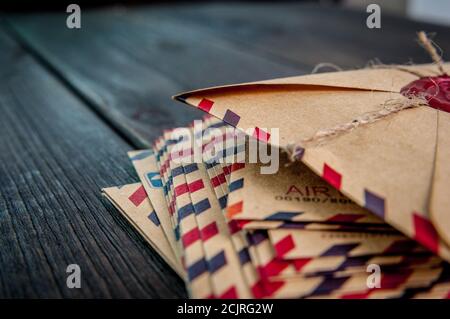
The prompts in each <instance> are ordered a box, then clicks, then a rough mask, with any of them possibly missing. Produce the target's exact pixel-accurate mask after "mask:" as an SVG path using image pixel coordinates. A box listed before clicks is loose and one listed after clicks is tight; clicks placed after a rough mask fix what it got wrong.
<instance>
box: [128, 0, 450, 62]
mask: <svg viewBox="0 0 450 319" xmlns="http://www.w3.org/2000/svg"><path fill="white" fill-rule="evenodd" d="M148 11H151V9H146V10H139V11H134V12H133V14H137V15H141V16H143V17H145V16H146V15H147V12H148ZM163 14H164V16H165V17H167V18H173V20H176V22H177V23H184V24H185V26H186V28H188V27H192V26H194V27H196V28H203V30H205V31H207V32H209V33H210V34H214V35H216V36H220V37H224V38H226V39H228V40H230V41H233V42H235V43H238V44H240V45H241V46H246V47H251V48H253V50H254V51H255V52H258V53H259V54H260V55H263V56H267V57H270V58H272V59H274V60H277V61H280V62H284V63H286V64H289V65H294V66H299V65H302V66H304V67H306V68H307V69H308V70H312V68H313V67H314V66H315V65H317V64H318V63H321V62H331V63H334V64H336V65H338V66H340V67H342V68H344V69H345V68H357V67H358V68H359V67H364V66H365V65H366V64H367V62H368V61H369V60H372V59H375V58H377V59H379V60H381V61H382V62H383V63H409V62H414V63H428V62H430V58H429V56H428V55H427V54H426V53H425V52H424V50H423V49H422V48H421V47H420V46H419V45H418V44H417V42H416V32H417V31H420V30H425V31H427V32H434V33H436V37H435V40H436V42H437V43H438V44H439V45H440V46H441V47H442V49H443V51H444V53H445V52H448V51H450V43H449V42H448V41H447V39H448V36H449V35H450V28H448V27H443V26H438V25H433V24H429V23H420V22H415V21H411V20H408V19H405V18H401V17H397V16H393V15H390V14H389V13H385V12H384V11H382V27H381V29H369V28H367V27H366V18H367V15H368V14H367V13H366V12H363V11H352V10H347V9H342V8H340V7H337V6H317V5H311V4H298V3H282V4H268V3H262V4H261V3H260V4H240V5H238V6H230V5H226V4H220V3H211V4H209V5H198V6H183V7H175V8H173V9H172V10H171V11H170V12H167V11H166V12H161V15H162V16H163ZM161 18H162V17H161Z"/></svg>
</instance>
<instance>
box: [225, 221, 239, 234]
mask: <svg viewBox="0 0 450 319" xmlns="http://www.w3.org/2000/svg"><path fill="white" fill-rule="evenodd" d="M228 229H229V230H230V233H231V235H233V234H235V233H237V232H238V231H240V230H241V228H240V227H239V224H238V222H237V220H230V221H229V222H228Z"/></svg>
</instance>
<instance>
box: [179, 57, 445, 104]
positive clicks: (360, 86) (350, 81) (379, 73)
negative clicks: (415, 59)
mask: <svg viewBox="0 0 450 319" xmlns="http://www.w3.org/2000/svg"><path fill="white" fill-rule="evenodd" d="M445 67H446V68H447V69H449V70H450V64H446V65H445ZM433 75H436V66H434V65H432V64H423V65H420V66H387V67H386V68H371V69H369V68H368V69H360V70H352V71H342V72H328V73H319V74H309V75H301V76H292V77H285V78H278V79H271V80H265V81H257V82H248V83H241V84H234V85H225V86H216V87H211V88H206V89H201V90H194V91H190V92H184V93H181V94H178V95H176V96H174V98H175V99H178V100H185V98H186V97H188V96H190V95H192V94H206V93H213V92H214V93H219V92H220V93H229V94H232V93H233V91H234V90H235V89H236V90H240V89H251V88H255V87H256V88H258V87H261V86H266V87H271V88H274V89H275V88H277V87H278V88H279V87H286V86H291V87H292V86H298V87H299V88H301V87H308V86H317V87H322V88H323V87H329V88H341V89H353V90H366V91H383V92H396V93H398V92H400V90H401V88H403V87H404V86H405V85H407V84H408V83H410V82H412V81H414V80H417V79H418V78H419V77H421V76H433Z"/></svg>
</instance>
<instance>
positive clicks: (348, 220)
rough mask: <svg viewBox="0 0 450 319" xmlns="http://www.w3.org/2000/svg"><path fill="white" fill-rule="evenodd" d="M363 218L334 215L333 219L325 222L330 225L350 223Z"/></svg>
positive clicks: (360, 216) (354, 215) (355, 215)
mask: <svg viewBox="0 0 450 319" xmlns="http://www.w3.org/2000/svg"><path fill="white" fill-rule="evenodd" d="M363 217H364V216H363V215H357V214H337V215H334V216H333V217H331V218H329V219H327V222H330V223H352V222H355V221H357V220H358V219H361V218H363Z"/></svg>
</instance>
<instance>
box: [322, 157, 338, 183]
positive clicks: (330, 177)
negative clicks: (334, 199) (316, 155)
mask: <svg viewBox="0 0 450 319" xmlns="http://www.w3.org/2000/svg"><path fill="white" fill-rule="evenodd" d="M322 177H323V178H324V179H325V180H326V181H327V182H328V183H330V185H331V186H333V187H334V188H337V189H340V188H341V183H342V175H341V174H339V173H338V172H337V171H335V170H334V169H332V168H331V167H330V166H328V165H327V164H326V163H325V164H324V165H323V173H322Z"/></svg>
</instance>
